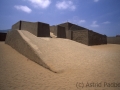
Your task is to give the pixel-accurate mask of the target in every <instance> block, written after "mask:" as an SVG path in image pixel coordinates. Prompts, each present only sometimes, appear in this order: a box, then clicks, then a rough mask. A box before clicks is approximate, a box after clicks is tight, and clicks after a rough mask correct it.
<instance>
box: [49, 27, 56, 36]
mask: <svg viewBox="0 0 120 90" xmlns="http://www.w3.org/2000/svg"><path fill="white" fill-rule="evenodd" d="M50 32H52V33H53V34H54V35H56V36H57V27H56V26H55V25H54V26H50Z"/></svg>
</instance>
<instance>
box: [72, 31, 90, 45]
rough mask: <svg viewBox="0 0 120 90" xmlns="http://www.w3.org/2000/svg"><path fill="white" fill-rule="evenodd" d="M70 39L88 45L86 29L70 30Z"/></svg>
mask: <svg viewBox="0 0 120 90" xmlns="http://www.w3.org/2000/svg"><path fill="white" fill-rule="evenodd" d="M72 40H74V41H77V42H80V43H83V44H86V45H88V30H75V31H72Z"/></svg>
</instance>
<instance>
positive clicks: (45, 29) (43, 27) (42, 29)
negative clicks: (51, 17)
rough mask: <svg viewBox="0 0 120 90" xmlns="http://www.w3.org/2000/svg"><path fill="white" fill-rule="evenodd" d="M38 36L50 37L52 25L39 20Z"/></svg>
mask: <svg viewBox="0 0 120 90" xmlns="http://www.w3.org/2000/svg"><path fill="white" fill-rule="evenodd" d="M37 36H38V37H50V26H49V24H46V23H41V22H38V34H37Z"/></svg>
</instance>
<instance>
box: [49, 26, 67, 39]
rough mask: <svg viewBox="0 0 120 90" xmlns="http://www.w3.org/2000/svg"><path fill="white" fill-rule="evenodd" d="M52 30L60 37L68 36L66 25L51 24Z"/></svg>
mask: <svg viewBox="0 0 120 90" xmlns="http://www.w3.org/2000/svg"><path fill="white" fill-rule="evenodd" d="M50 32H52V33H53V34H54V35H56V36H57V37H58V38H66V30H65V27H62V26H59V25H57V26H50Z"/></svg>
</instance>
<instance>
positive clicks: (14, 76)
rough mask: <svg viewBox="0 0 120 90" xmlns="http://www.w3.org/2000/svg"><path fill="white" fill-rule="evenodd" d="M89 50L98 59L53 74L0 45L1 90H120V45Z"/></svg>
mask: <svg viewBox="0 0 120 90" xmlns="http://www.w3.org/2000/svg"><path fill="white" fill-rule="evenodd" d="M88 48H90V49H93V50H94V51H95V53H92V54H96V53H97V52H98V53H97V56H96V58H98V59H96V60H92V59H91V58H89V61H88V62H87V61H86V60H84V61H83V62H82V63H80V64H79V63H78V62H77V63H78V65H80V66H79V67H78V66H77V67H76V68H75V66H74V67H73V68H72V67H71V68H70V69H68V70H67V71H65V72H63V73H53V72H51V71H49V70H48V69H45V68H43V67H42V66H40V65H38V64H37V63H34V62H33V61H31V60H29V59H28V58H26V57H24V56H23V55H21V54H20V53H18V52H17V51H16V50H14V49H13V48H11V47H10V46H8V45H6V44H4V42H0V90H120V45H114V44H108V45H99V46H89V47H88ZM90 49H88V50H90ZM82 50H84V49H82ZM83 52H84V51H83ZM98 54H99V55H98ZM90 55H91V54H90ZM86 56H89V53H87V54H86ZM83 58H84V56H83ZM73 61H74V62H73V63H75V62H76V61H75V60H73ZM86 62H87V63H86ZM58 63H60V62H58ZM70 63H72V62H70ZM58 65H59V64H58Z"/></svg>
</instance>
